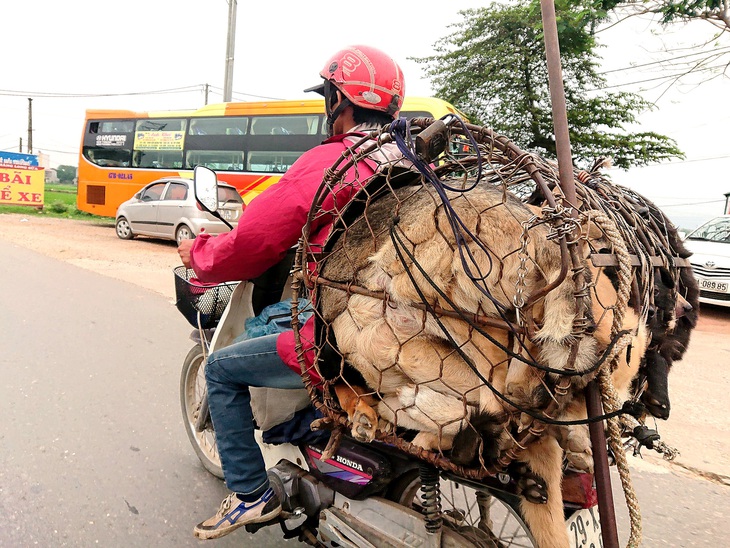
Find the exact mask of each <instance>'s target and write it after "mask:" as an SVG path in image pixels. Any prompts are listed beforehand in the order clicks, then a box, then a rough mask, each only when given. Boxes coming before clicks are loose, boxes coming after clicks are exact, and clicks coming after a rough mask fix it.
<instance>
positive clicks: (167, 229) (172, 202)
mask: <svg viewBox="0 0 730 548" xmlns="http://www.w3.org/2000/svg"><path fill="white" fill-rule="evenodd" d="M218 201H219V203H220V205H219V208H218V212H219V213H220V214H221V216H222V217H223V218H224V219H225V220H226V221H228V222H229V223H231V225H233V226H234V227H235V226H236V225H237V224H238V219H239V218H240V217H241V213H242V211H243V200H242V199H241V196H240V195H239V194H238V191H237V190H236V188H235V187H233V186H231V185H227V184H225V183H219V186H218ZM116 219H117V221H116V227H117V236H119V237H120V238H121V239H123V240H131V239H132V238H134V237H135V236H137V235H143V236H154V237H156V238H165V239H170V240H175V241H176V242H177V243H180V242H181V241H182V240H187V239H190V238H195V237H196V236H197V235H198V234H200V232H201V231H202V230H203V229H205V232H208V233H210V234H219V233H221V232H228V230H230V229H229V228H228V227H227V226H226V225H225V223H223V222H221V221H219V220H218V219H216V218H215V217H213V215H211V214H210V213H206V212H205V211H202V210H201V209H200V208H199V207H198V204H197V203H196V202H195V196H194V195H193V181H192V179H185V178H182V177H166V178H164V179H160V180H158V181H154V182H152V183H150V184H148V185H147V186H146V187H144V188H143V189H142V190H140V191H139V192H137V194H135V195H134V196H133V197H132V198H130V199H129V200H127V201H126V202H124V203H122V204H121V205H120V206H119V207H118V208H117V215H116Z"/></svg>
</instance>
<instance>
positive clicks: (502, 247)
mask: <svg viewBox="0 0 730 548" xmlns="http://www.w3.org/2000/svg"><path fill="white" fill-rule="evenodd" d="M448 197H449V207H450V208H451V209H452V210H453V211H454V212H456V213H457V215H458V217H459V219H460V220H461V222H462V223H463V225H464V226H466V227H467V228H468V229H469V230H470V232H471V234H473V235H475V236H476V238H478V239H479V240H480V241H481V242H486V243H487V245H486V246H480V245H477V242H476V241H475V240H474V239H471V240H470V239H469V238H464V239H463V240H462V241H461V242H458V240H457V238H456V237H455V236H454V234H453V233H452V232H451V230H450V226H451V225H450V221H451V220H452V219H449V217H448V216H447V215H446V212H445V211H446V207H445V205H444V204H443V203H441V201H440V200H439V199H438V198H437V196H436V195H435V193H434V192H433V191H432V190H431V189H430V188H428V187H422V186H419V185H415V186H407V187H403V188H400V189H397V190H395V192H393V193H391V194H386V195H384V196H383V197H381V198H380V199H378V200H375V201H373V202H372V203H370V204H369V206H368V207H367V208H365V211H364V212H363V214H362V216H361V217H360V218H359V219H358V220H357V221H355V222H353V223H352V224H351V225H350V226H349V227H348V229H347V231H346V233H345V234H344V235H343V236H341V237H340V238H339V239H337V241H336V243H334V244H333V245H332V246H331V247H330V250H329V252H328V255H327V257H328V258H327V260H326V261H325V263H324V266H323V269H322V276H323V277H324V278H327V279H331V280H339V281H340V282H347V283H349V282H350V281H351V282H352V283H353V284H354V285H357V286H360V287H362V288H365V289H367V290H370V291H372V292H374V293H376V292H377V293H382V294H383V295H386V296H387V298H386V299H381V298H378V297H375V296H371V295H364V294H358V293H347V292H343V291H341V290H339V289H335V288H331V287H327V286H320V288H319V291H320V294H319V295H318V296H317V302H318V306H319V311H320V314H321V318H322V320H323V323H324V324H325V325H326V326H327V329H326V339H327V342H326V343H325V350H324V351H323V354H329V358H328V359H322V360H321V361H320V364H319V366H320V369H321V373H322V375H323V377H324V378H326V379H329V380H332V381H334V387H335V388H334V390H335V392H336V395H337V397H338V399H339V402H340V404H341V406H342V407H343V409H344V410H345V411H346V412H347V414H348V417H349V419H350V421H351V423H352V425H353V426H352V432H351V433H352V435H353V436H354V437H355V438H357V439H359V440H361V441H371V440H372V439H374V437H375V434H376V431H377V430H378V429H380V430H383V431H387V430H390V429H394V428H405V429H408V430H413V431H416V432H417V434H416V435H415V437H414V438H413V440H412V443H413V444H414V445H417V446H420V447H423V448H425V449H429V450H432V451H437V452H442V453H445V452H449V456H450V458H451V459H452V460H454V461H455V462H459V463H464V464H466V463H470V462H471V463H473V462H475V461H476V462H481V461H485V460H489V459H491V458H494V457H495V456H496V455H498V454H499V452H500V451H501V450H503V449H505V448H506V447H508V446H509V444H510V443H511V438H510V436H509V434H508V433H507V430H506V427H507V426H508V423H509V420H510V416H511V415H512V414H513V413H514V411H515V409H514V408H513V407H512V403H514V404H516V405H517V406H518V407H523V406H524V408H529V409H539V408H541V406H543V405H544V404H545V403H546V402H547V399H548V398H550V397H552V396H551V393H550V391H549V390H548V389H547V388H546V385H548V384H549V383H547V382H546V379H545V375H543V374H542V373H536V372H535V370H534V368H532V367H531V366H530V363H531V362H534V361H540V362H542V363H544V364H546V365H547V366H548V367H551V368H553V369H556V370H561V369H563V368H564V366H565V363H566V362H567V361H568V354H569V352H570V350H569V349H570V346H571V344H577V358H576V360H575V368H576V370H578V371H585V370H587V369H588V368H589V367H590V366H591V365H592V364H593V363H594V362H595V361H596V360H597V358H598V356H599V354H600V353H601V352H602V351H603V350H605V349H606V348H607V347H608V346H609V345H610V344H611V342H612V341H611V326H612V320H613V310H612V306H615V302H616V291H615V289H614V288H613V286H612V284H611V282H610V280H609V279H608V278H607V277H606V276H605V274H603V273H602V272H600V271H595V270H594V271H592V272H591V275H592V277H593V279H594V286H593V287H594V295H592V298H591V303H592V306H591V311H590V312H591V315H592V317H593V318H594V321H596V320H597V321H596V326H595V327H596V328H595V330H594V331H593V332H592V333H590V334H588V335H586V336H584V337H582V338H581V339H580V340H579V341H577V342H576V340H575V339H574V334H573V326H574V323H575V321H576V314H577V309H576V301H575V294H576V287H575V283H574V281H573V279H572V277H571V276H568V277H566V278H565V279H564V280H563V281H562V282H561V283H560V284H559V285H558V286H557V287H556V288H555V289H553V290H552V291H550V292H548V293H547V295H546V296H545V297H544V298H542V299H541V300H540V301H539V302H538V303H537V304H536V305H535V306H534V307H533V308H532V312H533V316H534V318H533V319H534V321H535V323H536V325H537V326H538V329H537V331H536V332H535V333H534V334H533V336H532V337H531V338H530V340H526V339H525V338H523V337H518V336H516V335H517V334H516V333H514V332H511V331H510V330H509V329H502V328H493V327H489V328H483V327H479V326H476V325H474V324H473V323H470V322H468V321H465V319H464V318H460V317H458V316H457V317H452V316H448V315H438V314H433V313H431V312H429V310H428V308H429V307H430V308H431V309H432V310H435V309H436V307H439V308H440V309H443V310H461V311H463V312H464V313H466V314H468V315H469V314H470V315H480V316H487V317H492V318H497V319H499V318H502V319H510V320H512V321H514V319H515V317H514V314H515V307H514V302H515V299H516V298H517V293H516V288H517V287H522V288H523V290H524V292H525V294H532V293H534V292H535V291H537V290H539V289H541V288H543V287H545V286H546V285H547V284H550V283H551V282H553V281H555V280H556V279H557V278H558V276H559V274H560V269H561V256H560V249H559V247H558V245H557V244H555V243H554V242H552V241H549V240H548V238H547V236H548V229H547V228H546V227H544V226H541V225H537V226H535V227H531V228H530V238H529V240H527V241H526V242H525V247H524V248H522V247H521V242H520V235H522V234H523V233H524V227H525V226H526V225H527V224H529V223H530V220H531V219H532V217H533V215H534V212H533V211H531V210H530V209H529V208H528V207H526V206H525V205H523V204H522V203H521V202H520V201H519V200H517V199H516V198H514V197H512V196H511V195H509V194H505V193H503V192H502V191H501V190H500V189H498V188H496V187H493V186H489V185H480V186H477V187H476V188H475V189H473V190H471V191H470V192H469V193H468V194H460V193H451V194H449V196H448ZM520 251H522V254H521V253H520ZM462 252H467V253H468V254H469V255H468V256H469V259H468V260H465V259H463V256H464V255H463V254H462ZM521 257H522V258H525V257H527V258H529V259H528V261H529V268H527V269H526V270H527V271H526V272H525V270H524V269H521V267H524V266H525V262H522V263H521V261H520V259H521ZM467 270H471V271H472V272H471V276H470V275H469V273H468V272H467ZM474 278H477V283H474V281H473V280H474ZM418 303H428V306H427V307H426V310H424V308H423V307H419V306H416V304H418ZM632 314H633V313H629V314H628V315H627V318H626V319H625V322H624V325H625V328H626V327H628V328H629V329H630V330H631V331H632V333H633V335H632V348H633V351H632V352H629V351H626V350H625V351H624V352H623V355H622V358H621V359H620V360H619V363H625V364H626V366H625V367H620V368H617V370H616V371H618V373H615V374H616V376H620V378H617V380H618V381H619V384H620V385H621V386H622V387H624V386H627V385H630V380H631V377H632V376H633V374H634V373H635V372H636V371H638V368H639V362H640V360H641V357H642V354H643V351H644V349H645V346H646V345H645V341H646V334H645V329H644V327H643V324H642V321H641V318H639V316H638V315H636V314H633V315H632ZM518 341H519V342H518ZM629 354H632V356H630V355H629ZM327 364H329V365H327ZM485 380H486V381H487V382H485ZM553 382H554V379H553ZM488 385H491V386H492V387H493V388H494V390H492V389H490V388H489V386H488ZM576 385H580V383H576ZM580 386H582V385H580ZM548 388H549V386H548ZM495 392H498V393H501V394H507V396H508V397H509V399H510V401H511V402H512V403H507V402H505V401H503V400H502V399H501V398H500V397H499V396H498V395H497V394H496V393H495ZM584 409H585V407H584V403H583V404H582V407H581V403H580V402H579V401H578V402H576V403H575V404H573V405H568V406H563V408H561V410H560V412H561V414H562V415H568V416H572V415H580V413H581V411H582V412H583V413H584V412H585V411H584ZM567 437H568V445H570V442H571V441H573V442H575V440H578V441H579V442H581V443H582V442H583V440H584V439H587V437H586V438H584V437H583V436H582V434H577V435H575V436H573V438H575V439H574V440H571V439H570V435H569V434H568V436H567ZM558 439H559V437H558V436H553V435H548V436H544V437H542V438H541V439H539V441H538V442H536V443H533V444H530V445H528V447H527V448H526V449H525V450H524V451H523V453H522V455H521V456H520V459H521V460H522V461H523V462H525V463H526V464H527V466H528V467H529V469H530V470H531V472H532V473H534V474H536V475H538V476H539V477H540V478H542V479H543V480H544V485H545V493H546V495H547V496H546V500H544V501H539V502H544V504H540V503H536V502H535V501H532V500H529V498H528V497H524V496H523V497H522V499H521V505H522V510H523V515H524V517H525V520H526V521H527V523H528V525H529V526H530V528H531V530H532V531H533V534H535V536H536V540H538V545H539V546H541V547H553V546H555V547H559V546H566V545H567V544H568V539H567V534H566V531H565V527H564V521H563V516H562V512H563V509H562V498H561V494H560V479H561V475H562V462H563V450H562V449H561V447H560V445H559V443H558ZM578 449H582V447H579V448H578ZM576 452H577V453H578V451H576Z"/></svg>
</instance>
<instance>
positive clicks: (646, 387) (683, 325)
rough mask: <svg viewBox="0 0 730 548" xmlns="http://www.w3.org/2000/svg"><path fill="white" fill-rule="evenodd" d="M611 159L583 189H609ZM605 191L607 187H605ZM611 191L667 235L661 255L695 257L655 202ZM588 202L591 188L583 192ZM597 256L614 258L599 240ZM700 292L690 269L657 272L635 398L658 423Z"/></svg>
mask: <svg viewBox="0 0 730 548" xmlns="http://www.w3.org/2000/svg"><path fill="white" fill-rule="evenodd" d="M610 164H611V162H610V160H609V159H607V158H600V159H598V160H597V161H596V162H595V164H594V166H593V167H592V168H590V169H589V170H588V171H583V172H579V173H578V178H579V179H580V180H581V181H580V183H579V182H576V185H578V188H579V189H580V188H581V186H580V185H581V184H582V183H583V182H585V183H586V186H591V185H592V183H593V182H594V181H596V180H597V181H598V184H599V185H603V184H604V179H603V178H602V176H601V175H600V173H599V169H600V168H605V167H610ZM604 189H605V187H604ZM611 191H612V192H614V193H615V196H616V197H617V198H618V199H619V200H621V201H626V202H627V203H629V204H631V206H632V210H633V211H632V215H634V220H633V221H632V223H631V224H632V225H634V226H639V225H643V226H645V227H653V228H654V230H655V231H656V232H658V233H660V234H661V235H662V236H663V240H664V241H665V246H663V249H662V253H663V254H665V255H668V256H670V257H672V258H673V259H672V261H674V259H676V258H680V259H687V258H689V257H690V255H691V253H690V252H689V250H687V248H686V247H685V246H684V245H683V243H682V240H681V238H680V237H679V233H678V231H677V228H676V227H675V226H674V224H673V223H672V222H671V221H670V220H669V219H668V218H667V217H666V215H664V213H663V212H662V211H661V210H660V209H659V208H658V207H657V206H656V205H655V204H653V203H652V202H651V201H649V200H647V199H646V198H644V197H643V196H641V195H639V194H637V193H636V192H634V191H631V190H629V189H626V188H623V187H619V186H613V185H612V186H611ZM583 193H584V198H585V193H587V188H585V187H584V188H583ZM544 201H545V197H544V195H543V194H542V191H541V190H540V189H539V188H537V189H535V191H534V192H533V193H532V194H531V195H530V196H529V197H528V198H527V200H526V202H527V203H528V204H529V205H531V206H536V205H540V204H543V203H544ZM598 241H599V245H598V246H597V249H596V251H597V252H598V253H604V252H605V253H609V252H610V249H607V248H605V247H604V248H601V245H600V239H599V240H598ZM603 273H604V274H605V275H606V276H607V277H608V279H609V280H611V282H612V283H613V286H614V289H616V288H617V284H618V281H617V277H616V272H615V269H614V268H611V267H609V268H605V269H603ZM699 295H700V291H699V287H698V286H697V281H696V280H695V278H694V275H693V274H692V269H691V268H689V267H687V266H685V267H682V268H674V269H672V271H670V270H669V269H667V268H665V267H655V268H654V272H653V291H651V292H650V294H649V295H648V296H647V297H648V300H649V303H648V304H649V306H648V308H647V309H646V322H647V324H648V331H649V332H648V336H649V343H648V347H647V349H646V351H645V353H644V357H643V359H642V361H641V364H640V369H639V374H638V375H637V376H635V377H634V379H633V383H632V387H631V390H630V392H631V394H632V395H634V394H636V395H640V398H641V402H642V403H643V404H644V406H645V407H646V409H647V411H648V412H649V413H651V414H652V415H653V416H654V417H656V418H659V419H667V418H669V413H670V409H671V404H670V399H669V371H670V369H671V367H672V365H673V363H674V362H676V361H680V360H681V359H682V357H683V356H684V354H685V352H686V351H687V347H688V345H689V340H690V335H691V332H692V330H693V329H694V328H695V327H696V325H697V320H698V317H699V305H700V303H699ZM639 301H640V299H639V298H637V295H636V294H634V293H632V297H631V300H630V301H629V305H630V306H631V307H632V308H633V309H634V311H635V312H636V313H641V311H642V305H643V304H644V303H642V302H639Z"/></svg>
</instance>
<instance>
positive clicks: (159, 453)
mask: <svg viewBox="0 0 730 548" xmlns="http://www.w3.org/2000/svg"><path fill="white" fill-rule="evenodd" d="M171 283H172V275H171ZM0 288H1V292H0V348H2V353H0V371H2V383H0V412H1V415H0V416H2V418H3V420H4V424H3V426H2V428H0V546H2V547H5V546H8V547H16V546H17V547H25V546H53V547H55V546H79V547H87V546H95V545H98V546H107V547H126V546H130V545H132V546H150V547H152V546H154V547H180V546H200V542H199V541H196V540H195V539H193V537H192V534H191V529H192V526H193V525H194V524H195V523H197V521H200V520H201V519H203V518H206V517H208V515H209V514H210V513H211V512H212V511H213V510H214V509H215V508H216V507H217V504H218V503H219V502H220V500H221V499H222V498H223V496H224V495H225V488H224V486H223V484H222V483H221V482H220V481H218V480H216V479H215V478H213V477H212V476H210V475H209V474H208V473H207V472H205V471H204V470H203V469H202V467H200V466H199V464H198V462H197V460H196V458H195V456H194V454H193V452H192V450H191V449H190V447H189V446H188V441H187V438H186V436H185V433H184V430H183V427H182V422H181V418H180V411H179V404H178V375H179V369H180V364H181V362H182V359H183V357H184V356H185V354H186V352H187V350H188V348H189V345H190V343H189V341H188V340H187V335H188V333H189V328H188V327H187V324H186V323H185V321H184V320H183V319H182V317H181V316H180V315H179V314H178V313H177V311H176V310H175V309H174V307H173V305H172V303H171V302H169V301H168V300H167V299H165V298H163V297H161V296H160V295H158V294H156V293H153V292H151V291H147V290H145V289H141V288H139V287H137V286H134V285H131V284H127V283H125V282H121V281H118V280H113V279H110V278H107V277H103V276H100V275H98V274H94V273H92V272H89V271H87V270H82V269H80V268H77V267H75V266H72V265H69V264H66V263H63V262H60V261H57V260H55V259H50V258H48V257H45V256H42V255H39V254H36V253H35V252H32V251H28V250H26V249H24V248H21V247H15V246H13V245H12V244H8V243H7V242H4V241H2V240H0ZM634 476H635V482H636V486H637V490H638V492H639V498H640V500H641V502H642V509H643V513H644V519H645V524H644V531H645V539H646V540H645V542H644V544H643V545H644V546H647V547H654V546H657V547H664V546H672V547H689V546H706V547H722V546H728V545H730V541H729V540H728V539H730V529H729V526H728V525H727V522H726V521H725V517H726V516H728V515H730V488H729V487H727V486H724V485H719V484H716V483H711V482H708V481H706V480H703V479H699V478H697V477H696V476H692V475H682V474H678V473H675V472H670V471H667V470H666V469H664V468H661V467H657V466H654V465H645V466H640V467H638V468H637V470H636V473H635V474H634ZM614 483H615V485H614V487H615V488H616V489H618V486H617V485H616V482H614ZM619 497H620V496H619V495H617V506H619V508H621V507H622V505H623V503H622V500H621V498H619ZM619 516H620V519H621V528H620V531H621V535H622V536H625V532H626V530H627V527H626V520H625V517H624V516H622V511H621V510H619ZM295 544H296V543H294V542H292V541H290V542H285V541H283V540H281V539H279V538H278V535H277V531H273V530H272V531H266V532H262V533H259V534H257V535H256V536H253V537H251V536H249V535H247V534H245V533H243V532H239V533H236V534H234V535H232V536H231V537H227V538H225V539H221V540H219V541H215V546H218V547H225V546H234V545H235V546H240V545H257V546H287V545H288V546H291V545H295Z"/></svg>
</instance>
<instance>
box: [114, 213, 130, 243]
mask: <svg viewBox="0 0 730 548" xmlns="http://www.w3.org/2000/svg"><path fill="white" fill-rule="evenodd" d="M117 236H119V237H120V238H121V239H122V240H131V239H132V238H134V232H132V227H131V226H129V221H127V219H125V218H124V217H119V219H117Z"/></svg>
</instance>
